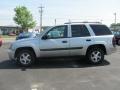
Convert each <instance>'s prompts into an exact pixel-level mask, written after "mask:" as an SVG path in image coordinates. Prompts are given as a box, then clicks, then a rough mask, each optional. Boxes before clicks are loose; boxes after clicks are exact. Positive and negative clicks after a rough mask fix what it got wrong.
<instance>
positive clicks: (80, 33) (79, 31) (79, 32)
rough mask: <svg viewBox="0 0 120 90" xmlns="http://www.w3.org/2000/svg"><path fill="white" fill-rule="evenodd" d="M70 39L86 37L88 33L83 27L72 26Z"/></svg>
mask: <svg viewBox="0 0 120 90" xmlns="http://www.w3.org/2000/svg"><path fill="white" fill-rule="evenodd" d="M71 30H72V37H87V36H90V33H89V31H88V29H87V27H86V26H85V25H72V26H71Z"/></svg>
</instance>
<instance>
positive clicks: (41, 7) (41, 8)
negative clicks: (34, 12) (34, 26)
mask: <svg viewBox="0 0 120 90" xmlns="http://www.w3.org/2000/svg"><path fill="white" fill-rule="evenodd" d="M43 8H44V7H43V6H42V5H41V6H40V7H39V9H40V10H39V13H40V32H41V31H42V18H43V17H42V16H43Z"/></svg>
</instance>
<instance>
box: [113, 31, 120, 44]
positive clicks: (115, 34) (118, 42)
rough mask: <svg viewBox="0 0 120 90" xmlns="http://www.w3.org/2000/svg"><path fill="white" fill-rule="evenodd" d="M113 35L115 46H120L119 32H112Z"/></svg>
mask: <svg viewBox="0 0 120 90" xmlns="http://www.w3.org/2000/svg"><path fill="white" fill-rule="evenodd" d="M113 34H114V36H115V39H116V44H117V45H120V31H113Z"/></svg>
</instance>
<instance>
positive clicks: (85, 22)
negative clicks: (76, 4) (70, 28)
mask: <svg viewBox="0 0 120 90" xmlns="http://www.w3.org/2000/svg"><path fill="white" fill-rule="evenodd" d="M72 23H101V22H88V21H85V22H67V23H64V24H72Z"/></svg>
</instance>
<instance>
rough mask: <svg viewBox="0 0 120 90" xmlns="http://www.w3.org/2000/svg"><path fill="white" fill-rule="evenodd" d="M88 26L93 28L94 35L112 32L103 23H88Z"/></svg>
mask: <svg viewBox="0 0 120 90" xmlns="http://www.w3.org/2000/svg"><path fill="white" fill-rule="evenodd" d="M90 26H91V28H92V29H93V32H94V33H95V35H97V36H100V35H111V34H112V32H111V31H110V30H109V28H108V27H107V26H105V25H90Z"/></svg>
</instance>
